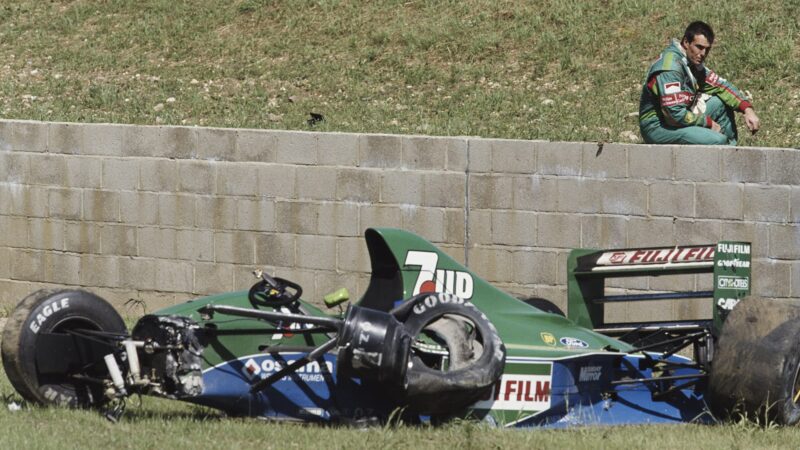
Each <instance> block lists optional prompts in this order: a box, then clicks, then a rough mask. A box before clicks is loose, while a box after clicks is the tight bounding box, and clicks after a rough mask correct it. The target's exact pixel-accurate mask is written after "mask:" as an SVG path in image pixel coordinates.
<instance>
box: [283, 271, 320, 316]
mask: <svg viewBox="0 0 800 450" xmlns="http://www.w3.org/2000/svg"><path fill="white" fill-rule="evenodd" d="M316 274H317V271H316V270H302V269H296V268H292V267H278V268H276V269H275V276H276V277H281V278H284V279H287V280H291V281H293V282H295V283H297V284H299V285H300V286H301V287H302V288H303V299H309V300H316V299H319V298H320V297H321V296H322V294H319V293H318V292H317V289H316V280H315V278H316ZM317 306H318V307H319V306H320V305H319V303H317Z"/></svg>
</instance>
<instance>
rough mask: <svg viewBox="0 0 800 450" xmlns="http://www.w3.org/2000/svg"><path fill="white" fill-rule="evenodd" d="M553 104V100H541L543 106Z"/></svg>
mask: <svg viewBox="0 0 800 450" xmlns="http://www.w3.org/2000/svg"><path fill="white" fill-rule="evenodd" d="M553 103H555V101H554V100H553V99H551V98H546V99H544V100H542V104H543V105H552V104H553Z"/></svg>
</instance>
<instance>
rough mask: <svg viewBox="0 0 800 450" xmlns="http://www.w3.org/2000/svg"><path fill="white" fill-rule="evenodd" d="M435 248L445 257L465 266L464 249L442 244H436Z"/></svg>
mask: <svg viewBox="0 0 800 450" xmlns="http://www.w3.org/2000/svg"><path fill="white" fill-rule="evenodd" d="M436 246H437V247H438V248H439V249H440V250H441V251H443V252H444V253H445V254H446V255H447V256H449V257H451V258H453V261H455V262H457V263H459V264H461V265H463V266H466V264H467V260H466V257H467V255H466V252H465V251H464V247H462V246H460V245H450V244H443V243H436Z"/></svg>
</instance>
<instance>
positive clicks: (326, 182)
mask: <svg viewBox="0 0 800 450" xmlns="http://www.w3.org/2000/svg"><path fill="white" fill-rule="evenodd" d="M295 174H296V177H295V183H296V184H297V186H296V187H295V192H296V193H297V198H298V199H313V200H332V198H331V197H332V195H331V194H332V193H334V192H336V177H337V173H336V169H333V168H330V167H313V166H299V167H297V169H296V171H295Z"/></svg>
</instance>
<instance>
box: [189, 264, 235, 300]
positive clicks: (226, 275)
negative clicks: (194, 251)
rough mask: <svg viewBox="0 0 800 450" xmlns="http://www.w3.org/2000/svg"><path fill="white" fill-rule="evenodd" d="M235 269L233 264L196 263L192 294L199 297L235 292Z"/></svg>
mask: <svg viewBox="0 0 800 450" xmlns="http://www.w3.org/2000/svg"><path fill="white" fill-rule="evenodd" d="M235 267H236V266H234V265H232V264H217V263H195V264H194V288H193V289H192V292H193V293H195V294H199V295H211V294H219V293H222V292H229V291H231V290H233V272H234V270H235Z"/></svg>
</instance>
